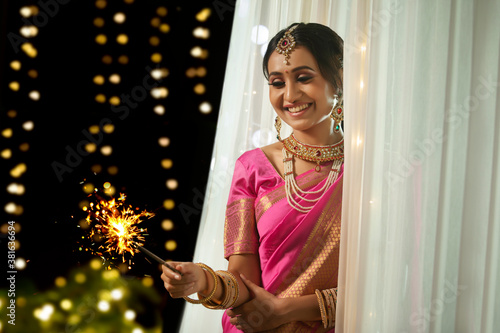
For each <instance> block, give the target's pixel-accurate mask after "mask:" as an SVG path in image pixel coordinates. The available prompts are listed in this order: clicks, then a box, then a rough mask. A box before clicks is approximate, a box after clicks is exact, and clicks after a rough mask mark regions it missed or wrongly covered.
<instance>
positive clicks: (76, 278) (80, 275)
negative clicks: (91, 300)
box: [75, 273, 87, 284]
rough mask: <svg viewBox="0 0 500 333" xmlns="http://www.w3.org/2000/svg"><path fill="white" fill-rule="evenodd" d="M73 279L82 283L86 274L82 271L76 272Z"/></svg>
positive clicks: (85, 278) (85, 279)
mask: <svg viewBox="0 0 500 333" xmlns="http://www.w3.org/2000/svg"><path fill="white" fill-rule="evenodd" d="M75 281H76V282H77V283H80V284H82V283H84V282H85V281H87V277H86V276H85V274H83V273H78V274H76V275H75Z"/></svg>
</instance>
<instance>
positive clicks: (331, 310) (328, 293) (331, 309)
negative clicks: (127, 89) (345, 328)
mask: <svg viewBox="0 0 500 333" xmlns="http://www.w3.org/2000/svg"><path fill="white" fill-rule="evenodd" d="M322 292H323V295H324V296H325V299H326V303H327V306H328V307H327V317H328V326H327V327H334V326H335V325H334V323H335V311H336V308H335V304H334V302H333V295H332V290H331V289H325V290H323V291H322Z"/></svg>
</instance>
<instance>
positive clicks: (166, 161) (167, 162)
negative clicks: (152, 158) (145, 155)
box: [161, 158, 174, 169]
mask: <svg viewBox="0 0 500 333" xmlns="http://www.w3.org/2000/svg"><path fill="white" fill-rule="evenodd" d="M173 164H174V162H172V160H171V159H169V158H165V159H163V160H161V166H162V168H164V169H170V168H171V167H172V165H173Z"/></svg>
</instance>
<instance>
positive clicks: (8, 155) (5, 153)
mask: <svg viewBox="0 0 500 333" xmlns="http://www.w3.org/2000/svg"><path fill="white" fill-rule="evenodd" d="M0 156H2V158H4V159H6V160H7V159H9V158H11V157H12V150H10V149H9V148H5V149H4V150H2V152H1V153H0Z"/></svg>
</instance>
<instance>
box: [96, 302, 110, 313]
mask: <svg viewBox="0 0 500 333" xmlns="http://www.w3.org/2000/svg"><path fill="white" fill-rule="evenodd" d="M97 308H98V309H99V311H101V312H108V311H109V309H110V308H111V306H110V305H109V302H108V301H99V303H97Z"/></svg>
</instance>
